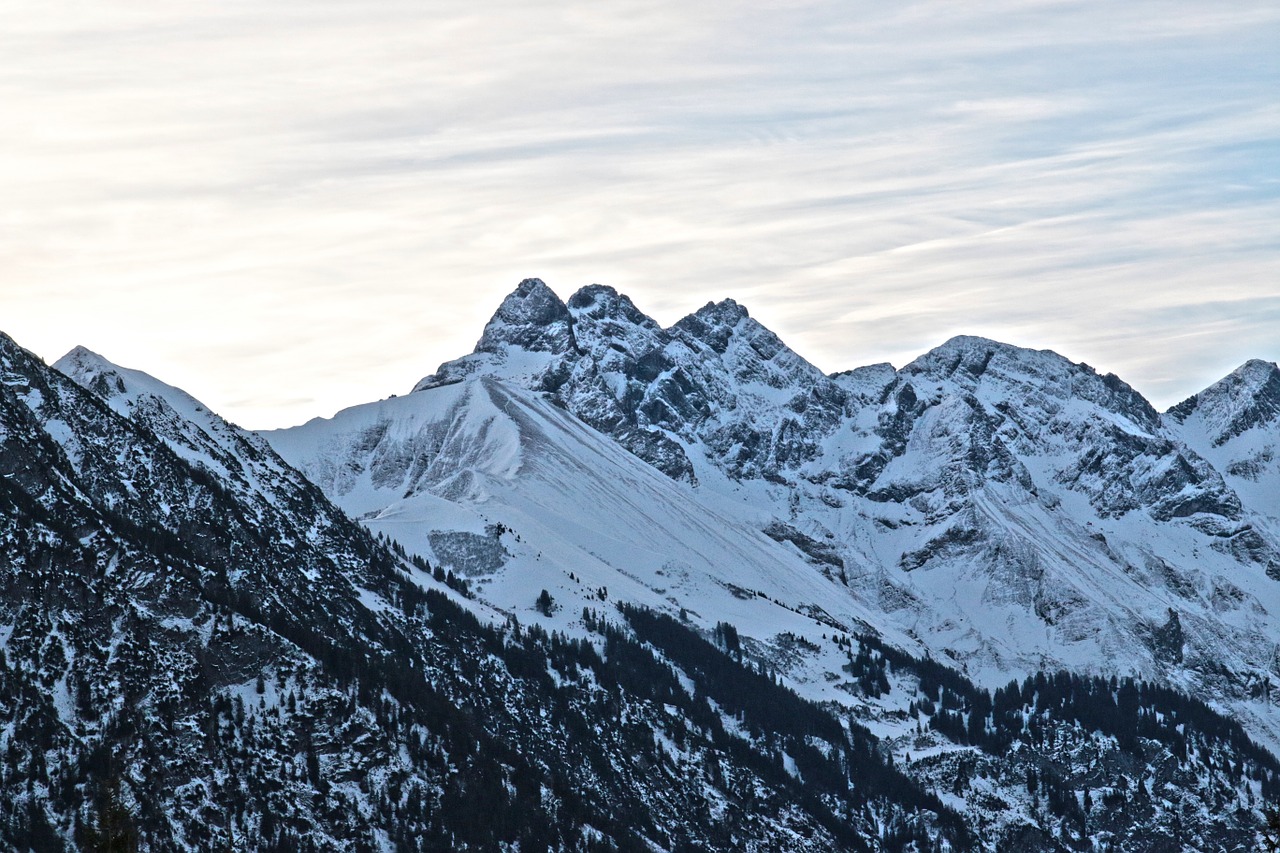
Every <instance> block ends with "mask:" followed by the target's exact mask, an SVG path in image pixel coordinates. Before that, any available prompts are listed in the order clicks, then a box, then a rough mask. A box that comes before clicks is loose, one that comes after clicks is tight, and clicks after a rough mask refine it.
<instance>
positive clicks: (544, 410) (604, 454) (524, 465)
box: [264, 376, 917, 677]
mask: <svg viewBox="0 0 1280 853" xmlns="http://www.w3.org/2000/svg"><path fill="white" fill-rule="evenodd" d="M264 436H265V437H266V438H267V439H268V440H269V441H271V442H272V444H273V446H274V447H275V448H276V449H277V451H278V452H279V453H280V454H281V455H282V456H283V457H284V458H286V459H287V460H289V462H290V463H291V464H293V465H296V466H297V467H298V468H300V469H301V470H302V471H304V472H305V473H306V474H307V475H308V477H310V478H311V479H312V480H314V481H315V482H316V483H318V484H319V485H320V486H321V488H323V489H325V491H326V492H327V493H328V494H331V495H333V499H334V500H335V501H336V502H338V504H339V505H341V506H343V507H344V508H345V509H347V511H348V512H350V513H352V514H353V515H354V516H356V517H358V518H360V519H361V520H362V521H363V522H364V523H365V524H366V525H367V526H368V527H369V528H370V529H372V530H375V531H378V532H380V533H386V534H387V535H389V536H390V537H392V538H393V539H395V540H396V541H398V542H400V543H401V544H403V545H404V546H405V547H406V548H408V549H409V550H410V551H412V552H416V553H419V554H421V555H423V556H425V557H427V558H428V559H429V560H430V561H431V562H433V563H438V564H440V565H443V566H448V567H450V568H453V569H455V570H456V571H458V572H459V573H461V574H463V575H465V576H469V577H470V578H472V579H473V580H474V582H475V584H476V588H477V589H478V591H479V594H480V596H481V597H482V598H484V599H486V600H488V601H490V602H491V603H493V604H494V605H496V606H498V607H500V608H502V609H504V610H508V611H510V612H513V613H515V614H516V615H517V616H518V618H520V619H522V620H526V619H532V618H534V602H535V599H536V598H537V596H538V594H539V592H540V591H541V590H542V589H547V590H548V591H549V592H550V594H551V595H552V596H553V597H554V598H555V599H556V601H557V603H558V604H559V605H560V609H559V611H558V613H557V614H556V615H555V617H554V618H553V619H552V620H551V622H550V624H552V625H555V626H556V627H559V628H562V629H565V630H573V629H574V626H575V624H578V619H579V616H580V614H581V612H582V609H583V608H584V607H590V608H593V609H597V608H598V609H604V608H605V602H606V601H608V602H610V603H612V602H613V601H616V600H625V601H630V602H634V603H639V604H644V605H648V606H652V607H656V608H661V609H665V610H668V611H670V612H673V613H678V612H679V611H680V610H681V609H684V610H685V612H686V615H687V616H688V617H689V618H690V619H691V620H693V622H694V624H702V625H703V626H704V627H705V628H707V629H710V628H711V627H713V626H714V624H715V623H716V622H717V621H721V620H728V621H732V622H734V623H735V624H736V625H738V626H739V628H740V629H741V630H742V631H743V633H744V634H747V635H748V636H752V637H758V638H760V639H761V640H768V639H771V638H773V637H774V636H776V635H778V634H780V633H784V632H795V633H801V634H804V635H812V636H813V637H814V638H815V639H816V638H818V637H819V636H820V634H821V633H823V632H824V631H825V632H830V631H831V630H832V628H833V627H834V626H835V625H839V626H842V627H843V629H844V630H853V629H862V630H865V629H867V626H869V625H870V621H869V620H870V619H871V618H872V616H873V612H872V611H870V610H868V609H867V608H865V607H863V606H862V605H861V604H860V603H859V601H858V600H857V599H856V598H854V597H852V596H849V595H847V594H846V592H845V589H844V587H843V585H842V584H840V582H839V581H838V579H833V578H831V577H828V576H827V575H826V574H824V573H823V572H822V571H821V567H820V566H815V565H813V564H812V563H811V562H810V561H809V560H806V559H805V556H804V554H803V553H802V552H800V551H799V550H797V549H796V548H795V547H794V546H793V545H791V544H788V543H785V542H778V541H775V540H774V539H771V538H770V537H768V536H766V535H765V534H764V533H763V532H762V530H763V529H764V528H765V527H766V526H767V525H768V523H769V522H770V521H771V520H772V519H771V517H769V516H768V515H767V514H762V513H761V512H760V511H759V510H758V509H757V508H756V507H754V506H753V505H752V504H751V503H750V502H747V501H743V500H741V499H738V498H735V497H732V496H723V495H718V494H715V493H712V492H699V491H696V490H694V489H693V488H691V487H690V486H689V485H687V484H684V483H679V482H676V481H674V480H672V479H670V478H669V477H666V476H664V475H663V474H661V473H660V472H658V471H656V470H655V469H654V468H652V467H651V466H649V465H647V464H645V463H644V462H643V461H641V460H640V459H637V458H636V457H635V456H634V455H632V454H630V453H628V452H626V451H625V450H623V449H621V448H619V447H618V446H617V445H615V444H614V443H612V442H610V441H607V440H602V436H601V435H600V434H599V433H598V432H596V431H595V430H593V429H591V428H590V427H588V426H586V425H585V424H583V423H582V422H581V421H579V420H578V419H576V418H574V417H572V416H571V415H569V414H568V413H566V412H564V411H563V410H561V409H559V408H558V407H556V406H554V405H552V404H551V403H549V402H548V401H546V400H545V399H543V398H542V397H541V396H540V395H537V394H535V393H531V392H529V391H527V390H524V389H521V388H519V387H515V386H511V385H507V384H505V383H502V382H498V381H496V380H493V379H491V378H488V377H484V376H480V377H476V378H472V379H467V380H464V381H461V382H457V383H452V384H447V385H440V386H436V387H433V388H431V389H429V390H424V391H420V392H417V393H414V394H410V395H407V396H404V397H397V398H392V399H389V400H384V401H381V402H377V403H370V404H366V405H363V406H357V407H355V408H352V409H347V410H345V411H343V412H340V413H338V414H337V415H336V416H335V417H334V418H332V419H327V420H319V419H318V420H314V421H311V422H309V423H307V424H304V425H303V426H300V427H296V428H293V429H290V430H282V431H277V432H267V433H264ZM602 593H603V594H602ZM755 593H762V595H757V594H755ZM814 617H817V619H819V620H824V621H816V620H815V618H814ZM892 639H893V641H894V642H897V643H900V644H906V645H909V646H911V647H913V648H914V647H917V646H916V644H914V643H912V642H911V641H910V640H909V639H908V638H907V637H906V636H905V635H903V634H901V633H899V632H894V633H893V637H892ZM834 660H835V658H833V661H834ZM828 665H831V664H830V662H829V664H828ZM797 675H798V676H800V677H805V676H804V675H803V674H802V673H797Z"/></svg>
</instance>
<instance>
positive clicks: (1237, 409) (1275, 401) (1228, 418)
mask: <svg viewBox="0 0 1280 853" xmlns="http://www.w3.org/2000/svg"><path fill="white" fill-rule="evenodd" d="M1168 415H1169V416H1170V417H1171V418H1173V420H1175V421H1177V422H1178V423H1185V422H1186V421H1187V420H1188V419H1189V418H1191V417H1192V416H1193V415H1199V417H1200V419H1201V420H1203V422H1204V425H1205V427H1206V429H1207V431H1208V433H1209V435H1210V438H1211V439H1212V441H1213V444H1214V445H1215V446H1218V445H1221V444H1223V443H1225V442H1226V441H1228V440H1230V439H1231V438H1234V437H1235V436H1237V435H1240V434H1242V433H1244V432H1246V431H1248V430H1250V429H1252V428H1253V427H1255V426H1257V425H1259V424H1263V423H1270V422H1272V421H1276V420H1278V419H1280V366H1277V365H1276V364H1275V363H1274V362H1270V361H1263V360H1262V359H1259V358H1251V359H1249V360H1248V361H1246V362H1245V363H1244V364H1242V365H1240V366H1239V367H1237V368H1236V369H1235V370H1233V371H1231V372H1230V373H1228V374H1227V375H1226V376H1224V377H1222V378H1221V379H1219V380H1218V381H1217V382H1215V383H1213V384H1212V385H1210V386H1209V387H1208V388H1205V389H1204V390H1203V391H1201V392H1200V393H1199V394H1193V395H1192V396H1190V397H1188V398H1187V399H1185V400H1183V401H1182V402H1181V403H1178V404H1177V405H1176V406H1173V407H1172V408H1170V409H1169V411H1168Z"/></svg>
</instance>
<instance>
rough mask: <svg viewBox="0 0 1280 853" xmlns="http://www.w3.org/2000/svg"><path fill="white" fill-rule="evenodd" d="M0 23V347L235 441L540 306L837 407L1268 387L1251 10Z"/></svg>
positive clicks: (1266, 189)
mask: <svg viewBox="0 0 1280 853" xmlns="http://www.w3.org/2000/svg"><path fill="white" fill-rule="evenodd" d="M690 7H692V8H690ZM0 13H3V15H4V19H5V21H6V26H5V28H4V29H3V31H0V101H2V102H3V104H4V114H5V120H4V121H3V122H0V307H2V308H3V311H2V312H0V329H3V330H4V331H6V332H8V333H9V334H11V335H13V336H14V337H15V338H17V340H18V341H19V342H20V343H22V344H24V345H26V346H28V347H29V348H32V349H34V350H36V351H37V352H38V353H40V354H41V355H43V356H45V357H46V359H48V360H50V361H51V360H53V359H54V358H57V357H58V356H60V355H61V354H62V353H63V352H64V351H65V350H67V349H70V348H71V346H73V345H74V344H77V343H79V344H84V345H86V346H88V347H90V348H91V349H94V350H97V351H99V352H101V353H102V354H103V355H106V356H107V357H108V358H111V359H113V360H116V361H119V362H121V363H123V364H126V365H128V366H131V367H138V368H141V369H144V370H147V371H149V372H151V373H154V374H156V375H158V376H159V377H160V378H162V379H165V380H167V381H170V382H173V383H175V384H179V385H182V386H183V387H185V388H187V390H189V391H191V392H192V393H194V394H196V395H197V396H199V397H201V398H202V399H204V400H205V401H206V402H207V403H209V404H210V405H211V406H213V407H214V408H215V409H217V410H218V411H220V412H222V413H223V414H225V415H227V416H228V417H230V418H232V419H233V420H236V421H237V422H240V423H242V424H244V425H246V426H250V427H267V426H280V425H285V424H290V423H296V422H299V421H302V420H305V419H307V418H309V417H312V416H315V415H327V414H330V413H332V412H333V411H334V410H336V409H337V408H339V407H341V406H344V405H350V404H353V403H357V402H361V401H365V400H368V399H373V398H377V397H382V396H386V395H387V394H390V393H399V392H404V391H406V390H407V389H408V388H409V387H410V386H411V385H412V384H413V382H414V381H415V380H416V379H418V378H419V377H420V376H422V375H424V374H426V373H429V372H431V371H432V370H433V369H434V368H435V367H436V365H437V364H438V363H439V362H441V361H443V360H446V359H449V358H452V357H455V356H458V355H461V354H463V353H465V352H467V351H469V350H470V349H471V347H472V345H473V344H474V342H475V339H476V338H477V337H478V336H479V334H480V330H481V327H482V325H483V323H484V321H485V320H486V319H487V318H488V316H489V314H490V313H491V312H492V311H493V309H494V308H495V307H496V305H497V303H498V301H499V300H500V299H501V298H502V296H503V295H504V294H505V293H507V292H508V291H509V290H510V289H511V288H513V287H514V286H515V284H516V283H517V282H518V281H519V280H520V279H521V278H523V277H526V276H533V275H536V276H540V277H542V278H544V279H545V280H546V281H547V282H548V283H549V284H550V285H551V286H552V287H553V288H554V289H556V290H557V291H558V292H559V293H561V294H562V295H564V296H567V295H568V294H570V293H571V292H572V291H573V290H576V289H577V288H578V287H580V286H582V285H585V284H588V283H592V282H600V283H604V284H610V285H613V286H615V287H617V288H618V289H620V290H622V291H624V292H626V293H628V294H630V295H631V296H632V297H633V298H634V300H635V301H636V303H637V304H638V305H639V306H640V307H641V308H642V309H643V310H646V311H648V312H649V313H651V314H653V315H655V316H656V317H657V319H658V320H660V321H661V322H664V323H671V322H674V321H675V320H676V319H678V318H679V317H680V316H682V315H683V314H684V313H687V312H688V311H691V310H694V309H696V308H697V307H698V306H700V305H701V304H703V303H705V302H706V301H708V300H713V299H721V298H724V297H726V296H731V297H733V298H735V299H737V300H738V301H739V302H742V303H743V304H745V305H747V306H748V307H749V308H750V309H751V311H752V313H753V314H754V315H755V316H757V317H758V318H760V319H761V320H762V321H763V322H765V323H766V324H767V325H769V326H770V327H772V328H773V329H774V330H775V331H777V332H778V333H779V334H780V335H781V336H782V337H783V338H784V340H786V341H787V342H788V343H790V344H791V346H792V347H793V348H795V349H796V350H797V351H798V352H800V353H801V354H802V355H804V356H806V357H808V358H809V359H810V360H812V361H814V362H815V363H816V364H817V365H818V366H820V367H822V368H823V369H825V370H829V371H832V370H840V369H847V368H851V367H855V366H858V365H861V364H866V363H870V362H875V361H886V360H887V361H892V362H893V363H895V364H897V365H901V364H902V363H904V362H905V361H907V360H909V359H910V358H912V357H914V356H915V355H918V354H919V353H921V352H923V351H924V350H926V349H928V348H930V347H932V346H935V345H937V344H938V343H941V342H942V341H943V340H945V339H946V338H947V337H949V336H950V335H952V334H956V333H968V334H979V335H985V336H988V337H994V338H998V339H1001V340H1005V341H1008V342H1010V343H1015V344H1021V345H1024V346H1032V347H1037V348H1041V347H1044V348H1052V349H1056V350H1058V351H1060V352H1062V353H1063V354H1064V355H1067V356H1069V357H1071V358H1073V359H1077V360H1082V361H1087V362H1089V363H1090V364H1093V365H1094V366H1095V367H1097V368H1099V369H1100V370H1109V371H1114V372H1116V373H1118V374H1120V375H1121V376H1122V377H1123V378H1125V379H1126V380H1128V381H1129V382H1131V383H1132V384H1133V385H1135V386H1136V387H1137V388H1138V389H1139V390H1141V391H1142V392H1144V393H1145V394H1147V395H1148V396H1149V397H1150V398H1152V399H1153V401H1154V402H1156V403H1157V405H1160V406H1161V407H1163V406H1166V405H1169V404H1171V403H1173V402H1176V401H1177V400H1178V399H1181V398H1182V397H1184V396H1186V395H1187V394H1190V393H1192V392H1194V391H1196V390H1198V389H1199V388H1200V387H1201V386H1203V385H1205V384H1207V383H1208V382H1211V381H1213V380H1215V379H1217V378H1218V377H1220V376H1221V375H1223V374H1224V373H1226V372H1227V371H1228V370H1230V369H1232V368H1233V367H1235V366H1236V365H1238V364H1239V363H1240V362H1242V361H1244V360H1245V359H1247V358H1250V357H1258V358H1265V359H1269V360H1275V359H1276V358H1278V357H1280V97H1278V95H1277V93H1280V58H1278V57H1280V50H1277V45H1280V6H1278V5H1277V4H1275V3H1274V2H1273V0H1268V2H1253V0H1238V2H1232V3H1229V4H1207V3H1203V2H1175V0H1165V2H1151V0H1147V1H1146V2H1143V0H1138V2H1126V3H1115V2H1041V0H1002V2H985V3H963V4H961V3H955V2H920V3H898V4H885V3H866V2H783V3H767V2H766V3H760V2H752V3H745V2H743V3H737V2H733V3H729V2H709V3H702V4H689V3H674V2H661V0H659V2H646V3H638V2H636V3H631V2H609V0H604V1H603V2H592V3H584V2H562V3H546V2H518V3H517V2H511V1H510V0H502V2H492V3H483V4H477V3H474V2H471V3H461V2H406V0H360V2H346V1H345V0H344V2H330V0H305V2H304V0H255V2H248V0H236V1H235V2H225V3H217V4H210V3H195V2H189V0H167V2H158V0H134V2H129V3H121V4H90V3H83V2H75V3H72V2H60V0H54V2H46V3H40V4H36V3H34V2H28V0H20V2H13V0H0Z"/></svg>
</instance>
